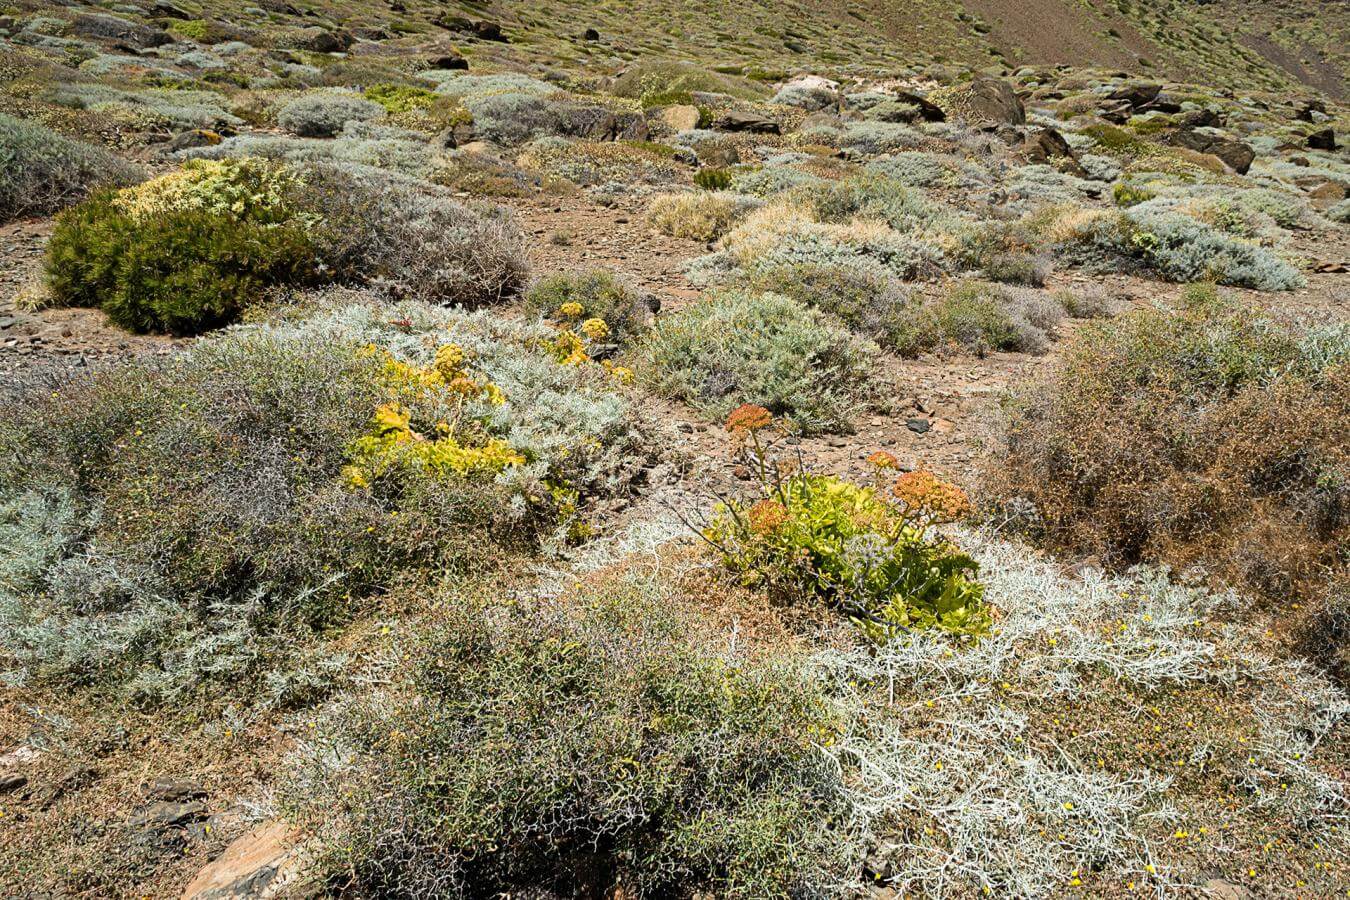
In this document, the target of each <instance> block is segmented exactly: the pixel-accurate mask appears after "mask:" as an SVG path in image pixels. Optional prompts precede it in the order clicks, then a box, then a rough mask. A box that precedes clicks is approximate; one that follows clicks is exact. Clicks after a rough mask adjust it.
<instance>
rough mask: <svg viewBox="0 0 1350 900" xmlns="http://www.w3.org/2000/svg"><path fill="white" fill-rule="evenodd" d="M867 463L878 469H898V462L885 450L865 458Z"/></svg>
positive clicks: (893, 455) (892, 454)
mask: <svg viewBox="0 0 1350 900" xmlns="http://www.w3.org/2000/svg"><path fill="white" fill-rule="evenodd" d="M867 462H868V463H870V464H871V465H873V466H876V467H877V468H878V469H898V468H900V460H898V459H896V458H895V454H894V453H889V452H887V451H885V450H878V451H876V452H875V453H873V454H872V455H871V456H869V457H867Z"/></svg>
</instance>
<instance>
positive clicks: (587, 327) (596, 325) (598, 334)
mask: <svg viewBox="0 0 1350 900" xmlns="http://www.w3.org/2000/svg"><path fill="white" fill-rule="evenodd" d="M581 331H582V333H583V334H585V335H586V337H588V338H590V339H591V340H593V341H600V340H604V339H605V338H607V337H609V326H608V325H606V324H605V320H604V319H587V320H586V321H585V322H582V323H581Z"/></svg>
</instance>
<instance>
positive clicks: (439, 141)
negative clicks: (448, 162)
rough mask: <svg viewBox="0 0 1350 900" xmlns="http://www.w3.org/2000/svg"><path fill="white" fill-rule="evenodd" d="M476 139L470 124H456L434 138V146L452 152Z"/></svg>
mask: <svg viewBox="0 0 1350 900" xmlns="http://www.w3.org/2000/svg"><path fill="white" fill-rule="evenodd" d="M477 139H478V135H477V134H476V133H475V132H474V129H473V123H472V122H457V123H455V124H454V125H451V126H450V127H449V128H447V129H445V130H444V131H442V132H441V133H440V134H438V135H437V136H436V138H435V145H436V146H437V147H439V148H440V149H441V150H453V149H455V148H456V147H463V146H464V145H465V144H470V143H472V142H474V141H475V140H477Z"/></svg>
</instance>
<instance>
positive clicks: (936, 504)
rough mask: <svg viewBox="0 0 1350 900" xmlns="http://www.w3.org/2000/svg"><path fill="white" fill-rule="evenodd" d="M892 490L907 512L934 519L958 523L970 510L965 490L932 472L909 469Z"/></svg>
mask: <svg viewBox="0 0 1350 900" xmlns="http://www.w3.org/2000/svg"><path fill="white" fill-rule="evenodd" d="M891 493H892V494H894V495H895V497H896V499H898V500H899V501H900V503H901V504H902V505H903V506H904V507H905V508H906V511H908V512H910V513H911V514H915V515H921V516H923V517H925V518H927V519H930V520H931V521H934V522H955V521H957V520H959V519H963V518H965V517H966V516H968V515H970V512H971V505H970V498H969V497H967V496H966V492H965V491H963V490H961V489H960V488H959V487H957V486H956V485H954V484H949V483H948V482H945V481H942V480H941V479H939V478H938V477H937V476H936V475H934V474H933V473H932V472H906V473H905V474H904V475H901V476H900V477H899V478H897V479H896V480H895V484H894V485H892V487H891Z"/></svg>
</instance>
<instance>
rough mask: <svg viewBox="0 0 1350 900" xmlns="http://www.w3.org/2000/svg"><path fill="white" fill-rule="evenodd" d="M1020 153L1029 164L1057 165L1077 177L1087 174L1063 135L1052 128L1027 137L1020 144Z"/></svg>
mask: <svg viewBox="0 0 1350 900" xmlns="http://www.w3.org/2000/svg"><path fill="white" fill-rule="evenodd" d="M1020 153H1021V154H1022V158H1023V159H1025V160H1026V161H1027V162H1029V163H1040V164H1044V165H1053V164H1055V163H1058V164H1059V166H1060V168H1062V169H1064V170H1065V171H1068V172H1071V173H1073V174H1074V175H1077V176H1079V177H1082V176H1084V175H1086V174H1087V173H1086V172H1085V171H1083V167H1082V166H1081V165H1080V164H1079V163H1078V157H1077V155H1075V154H1074V152H1073V148H1072V147H1070V146H1069V142H1068V141H1066V140H1065V139H1064V135H1062V134H1060V133H1059V132H1058V131H1056V130H1055V129H1053V128H1041V129H1038V130H1036V131H1034V132H1032V133H1031V134H1029V135H1027V138H1026V140H1025V141H1023V142H1022V146H1021V148H1020Z"/></svg>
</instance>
